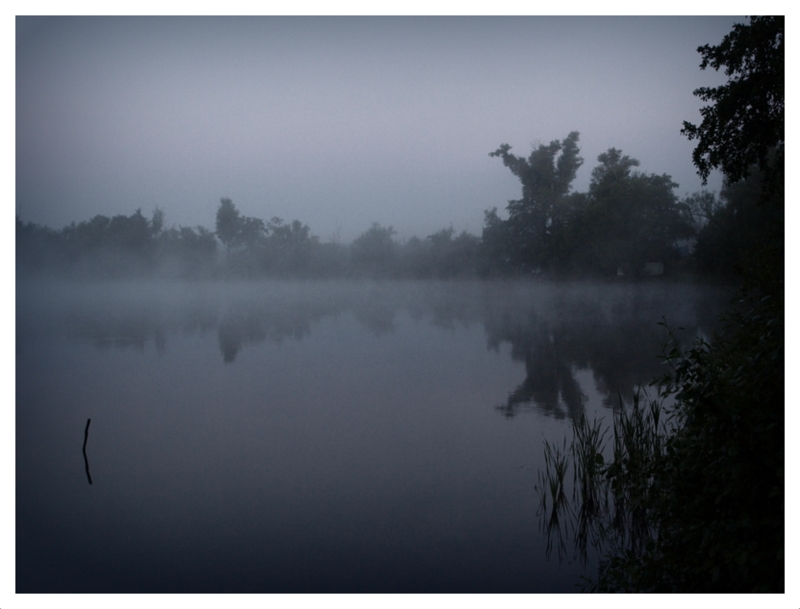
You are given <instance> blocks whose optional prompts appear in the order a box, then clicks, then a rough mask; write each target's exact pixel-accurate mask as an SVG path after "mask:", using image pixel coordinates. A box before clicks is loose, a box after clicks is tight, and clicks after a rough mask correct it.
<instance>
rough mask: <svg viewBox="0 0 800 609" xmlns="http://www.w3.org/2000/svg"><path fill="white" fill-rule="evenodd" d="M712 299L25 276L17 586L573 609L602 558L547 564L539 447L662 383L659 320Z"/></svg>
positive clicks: (711, 304) (702, 318)
mask: <svg viewBox="0 0 800 609" xmlns="http://www.w3.org/2000/svg"><path fill="white" fill-rule="evenodd" d="M725 302H726V295H725V294H724V293H722V291H719V290H714V289H711V288H699V287H696V286H690V285H683V284H675V283H667V282H653V283H641V284H630V283H626V284H601V283H596V284H591V283H545V282H538V283H537V282H513V281H507V282H491V281H487V282H478V281H453V282H417V281H397V282H376V281H348V282H333V281H330V282H325V281H317V282H302V281H265V282H235V281H230V282H225V281H219V282H207V283H203V282H198V283H190V282H186V283H166V282H164V283H160V282H157V281H151V282H139V283H137V282H132V281H131V282H127V281H118V282H97V283H92V282H85V283H81V282H63V283H59V282H44V281H31V282H25V281H22V282H20V284H19V285H18V291H17V379H16V380H17V591H18V592H572V591H576V590H577V588H576V584H578V583H579V577H580V575H582V574H587V575H589V576H591V575H592V574H593V569H594V568H595V567H596V565H595V563H594V562H593V561H592V560H590V561H589V564H587V565H582V564H581V563H580V561H578V560H570V559H569V558H568V559H567V560H564V561H561V562H560V561H558V560H557V559H555V557H550V559H548V556H547V552H546V545H547V541H546V537H545V536H544V534H543V532H542V530H541V526H540V522H539V518H538V516H537V506H538V499H537V493H536V489H535V486H536V483H537V471H538V470H539V469H540V468H541V467H542V462H543V459H542V444H543V439H545V438H547V439H551V440H559V439H560V438H562V437H564V436H565V435H567V434H568V433H570V421H571V419H572V417H574V416H576V415H578V414H579V413H580V412H581V411H585V412H587V414H589V416H604V417H606V418H607V419H608V420H610V416H611V412H612V409H613V408H614V407H616V406H617V405H618V400H619V396H622V398H623V399H624V400H629V399H630V396H631V395H632V393H633V391H634V390H635V388H636V387H638V386H643V385H647V384H648V383H649V382H650V381H651V380H652V379H653V378H654V377H656V376H658V375H660V374H662V373H663V372H665V370H664V367H663V365H662V364H661V363H660V361H659V360H658V358H657V356H658V355H659V353H660V352H661V344H662V343H663V342H664V341H665V340H666V338H667V336H666V332H665V331H664V329H663V328H662V327H660V326H659V325H658V322H659V321H661V320H662V318H666V321H667V323H668V324H669V325H670V327H673V328H678V327H681V328H683V330H682V331H680V332H678V335H679V336H680V337H682V339H683V340H685V341H687V343H688V341H691V340H692V339H693V338H694V337H695V336H697V335H698V334H701V333H706V334H708V333H710V332H711V331H712V330H713V328H714V326H715V324H716V323H717V322H716V316H717V314H718V312H719V311H720V310H721V309H722V307H723V305H724V304H725ZM87 419H91V427H90V429H89V431H88V436H87V443H86V462H84V457H83V455H81V445H82V443H83V441H84V429H85V427H86V423H87ZM89 470H91V479H89V478H88V477H87V473H88V472H89ZM90 480H91V483H90Z"/></svg>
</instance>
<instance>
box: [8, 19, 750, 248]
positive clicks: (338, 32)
mask: <svg viewBox="0 0 800 609" xmlns="http://www.w3.org/2000/svg"><path fill="white" fill-rule="evenodd" d="M737 21H739V22H743V21H745V19H744V18H734V17H641V18H620V17H590V18H579V17H564V18H556V17H471V18H470V17H466V18H454V17H438V18H431V17H422V18H406V17H389V18H350V17H331V18H289V17H249V18H227V17H212V18H190V17H177V18H167V17H109V18H82V17H57V18H41V17H34V18H19V17H18V18H17V43H16V44H17V46H16V49H17V56H16V69H17V72H16V78H17V82H16V85H17V86H16V112H17V122H16V125H17V127H16V128H17V140H16V150H17V158H16V162H17V170H16V178H17V181H16V186H17V191H16V204H17V211H18V213H19V214H20V215H21V217H22V219H23V220H24V221H33V222H36V223H40V224H45V225H48V226H51V227H53V228H62V227H63V226H65V225H67V224H69V223H70V222H72V221H82V220H88V219H89V218H91V217H92V216H94V215H96V214H104V215H107V216H112V215H116V214H125V215H129V214H131V213H133V212H134V211H135V210H136V209H137V208H141V209H142V211H143V212H144V214H145V215H146V216H148V217H150V215H151V214H152V211H153V210H154V209H155V208H156V207H159V208H160V209H162V210H163V211H164V212H165V214H166V222H167V225H173V224H174V225H176V226H177V225H183V226H195V225H198V224H200V225H203V226H205V227H207V228H210V229H212V230H213V228H214V219H215V213H216V209H217V206H218V204H219V199H220V197H230V198H232V199H233V201H234V203H235V204H236V206H237V207H238V208H239V209H240V210H241V212H242V213H243V214H245V215H248V216H255V217H258V218H262V219H265V220H268V219H270V218H272V217H273V216H279V217H281V218H283V219H284V220H293V219H299V220H301V221H302V222H304V223H306V224H308V225H309V226H310V227H311V231H312V234H315V235H318V236H319V237H320V238H321V239H322V240H323V241H329V240H332V239H334V238H337V236H338V238H339V239H340V240H341V241H344V242H347V241H350V240H352V239H353V238H355V237H357V236H358V235H359V234H360V233H361V232H363V231H364V230H366V229H367V228H368V227H369V226H370V225H371V223H372V222H379V223H381V224H383V225H391V226H393V227H394V228H395V229H396V230H397V232H398V236H399V237H400V238H409V237H411V236H413V235H417V236H419V237H425V236H427V235H429V234H431V233H433V232H435V231H436V230H439V229H441V228H445V227H448V226H450V225H452V226H453V228H455V229H456V230H457V231H461V230H468V231H470V232H472V233H474V234H480V231H481V228H482V225H483V213H484V210H487V209H491V208H492V207H497V208H498V209H500V210H504V209H505V206H506V204H507V202H508V200H509V199H515V198H519V196H520V194H521V187H520V184H519V182H518V181H517V180H516V178H515V177H514V176H513V175H512V174H511V172H510V171H509V170H508V169H506V168H505V167H504V166H503V164H502V162H501V161H500V160H499V159H497V158H490V157H489V156H488V154H489V152H491V151H493V150H495V149H496V148H497V147H498V146H499V145H500V144H502V143H508V144H510V145H511V146H512V147H513V152H514V153H516V154H519V155H525V156H527V155H528V154H529V153H530V150H531V145H533V144H538V143H547V142H549V141H551V140H554V139H563V138H564V137H566V136H567V134H568V133H569V132H570V131H573V130H576V131H579V132H580V134H581V138H580V146H581V155H582V156H583V158H584V160H585V162H584V165H583V167H582V168H581V170H580V171H579V173H578V177H577V179H576V181H575V183H574V187H575V189H576V190H578V191H585V190H586V189H587V187H588V182H589V175H590V172H591V169H592V168H593V167H594V166H595V165H596V164H597V155H598V154H600V153H601V152H603V151H605V150H607V149H608V148H611V147H616V148H620V149H622V150H623V152H624V153H625V154H627V155H629V156H632V157H634V158H637V159H639V160H640V161H641V165H640V167H639V169H640V170H641V171H644V172H647V173H658V174H662V173H667V174H670V175H671V176H672V177H673V179H674V181H676V182H678V183H679V185H680V187H679V188H678V189H677V193H678V195H679V196H683V195H685V194H687V193H691V192H695V191H697V190H700V189H701V188H702V186H701V182H700V179H699V178H698V177H697V175H696V173H695V169H694V167H693V166H692V163H691V151H692V148H693V146H694V144H693V143H692V142H689V141H688V140H686V138H684V137H683V136H682V135H681V134H680V130H681V127H682V123H683V121H684V120H689V121H691V122H694V123H698V122H699V121H700V114H699V108H700V107H701V105H702V102H701V101H700V100H698V99H697V98H695V97H694V96H693V95H692V91H693V90H694V89H696V88H697V87H699V86H709V85H710V86H715V85H718V84H721V83H722V82H724V76H723V75H722V74H717V73H716V72H714V71H713V70H706V71H701V70H700V69H699V63H700V56H699V54H698V53H697V47H698V46H700V45H702V44H718V43H719V42H720V41H721V40H722V38H723V36H724V35H725V34H726V33H728V32H729V31H730V29H731V26H732V24H733V23H734V22H737ZM719 186H720V178H719V176H718V175H712V179H711V180H710V182H709V184H708V186H707V188H709V189H712V190H718V189H719Z"/></svg>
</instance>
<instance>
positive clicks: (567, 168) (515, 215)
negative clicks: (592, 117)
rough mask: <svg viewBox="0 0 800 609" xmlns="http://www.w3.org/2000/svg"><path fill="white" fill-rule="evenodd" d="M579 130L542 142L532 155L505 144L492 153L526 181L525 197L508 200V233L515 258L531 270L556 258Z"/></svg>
mask: <svg viewBox="0 0 800 609" xmlns="http://www.w3.org/2000/svg"><path fill="white" fill-rule="evenodd" d="M579 137H580V136H579V134H578V132H577V131H573V132H572V133H570V134H569V135H568V136H567V137H566V138H565V139H564V141H563V142H562V141H559V140H553V141H552V142H550V143H549V144H546V145H545V144H540V145H539V146H538V147H536V148H534V149H533V151H531V154H530V156H528V158H524V157H518V156H516V155H513V154H511V153H510V152H509V150H511V146H509V145H508V144H503V145H501V146H500V147H499V148H498V149H497V150H495V151H494V152H491V153H489V156H493V157H494V156H496V157H500V158H501V159H503V164H504V165H505V166H506V167H508V168H509V169H510V170H511V173H513V174H514V175H515V176H517V177H518V178H519V180H520V182H522V199H519V200H517V201H509V202H508V214H509V218H508V224H507V229H508V235H507V236H506V237H505V238H507V239H510V248H511V249H510V255H511V257H512V259H513V262H514V263H516V264H518V265H520V266H521V267H523V268H527V269H529V270H536V269H546V268H548V267H549V266H550V265H551V263H552V260H553V251H552V249H553V248H552V245H553V240H554V238H553V237H554V234H555V233H556V232H557V231H558V229H559V227H560V226H559V225H560V223H561V220H562V217H563V209H562V207H563V205H562V203H563V201H564V198H565V197H566V196H567V194H569V191H570V188H571V186H572V182H573V180H574V179H575V174H576V173H577V171H578V168H579V167H580V166H581V165H582V164H583V159H582V158H581V157H580V156H579V153H580V150H579V148H578V139H579Z"/></svg>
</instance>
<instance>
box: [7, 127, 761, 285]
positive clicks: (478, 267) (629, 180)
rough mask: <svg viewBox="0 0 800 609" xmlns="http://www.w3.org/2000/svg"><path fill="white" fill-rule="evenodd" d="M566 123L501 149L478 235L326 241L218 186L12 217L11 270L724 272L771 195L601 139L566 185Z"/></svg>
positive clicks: (451, 274) (571, 152) (576, 162)
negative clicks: (55, 214) (716, 185)
mask: <svg viewBox="0 0 800 609" xmlns="http://www.w3.org/2000/svg"><path fill="white" fill-rule="evenodd" d="M578 139H579V135H578V133H577V132H572V133H570V134H569V135H568V136H567V138H566V139H564V140H563V141H559V140H555V141H553V142H550V143H549V144H547V145H544V144H542V145H540V146H538V147H537V148H535V149H534V150H533V151H532V152H531V154H530V155H529V156H528V157H527V158H524V157H518V156H515V155H513V154H511V153H510V152H509V151H510V149H511V147H510V146H509V145H507V144H503V145H502V146H500V147H499V148H498V149H497V150H496V151H495V152H492V153H491V156H496V157H499V158H500V159H501V160H502V161H503V163H504V164H505V165H506V166H507V167H508V168H509V169H510V170H511V172H512V173H513V174H514V175H515V176H517V177H518V178H519V180H520V182H521V183H522V198H521V199H518V200H514V201H509V202H508V205H507V207H506V212H507V216H508V217H507V219H502V218H501V217H500V215H498V213H497V208H494V209H492V210H490V211H487V212H486V214H485V222H484V227H483V231H482V235H481V236H480V237H478V236H476V235H472V234H469V233H467V232H462V233H461V234H456V231H455V230H454V229H453V228H452V227H449V228H443V229H441V230H439V231H437V232H435V233H433V234H431V235H428V236H427V237H425V238H422V239H420V238H419V237H412V238H411V239H409V240H407V241H404V242H400V241H398V240H397V239H396V238H395V235H396V233H395V231H394V229H393V228H392V227H391V226H382V225H380V224H378V223H374V224H372V226H371V227H369V228H368V229H367V230H365V231H364V232H363V233H362V234H361V235H360V236H359V237H357V238H356V239H355V240H354V241H353V242H352V243H350V244H342V243H322V242H321V241H320V240H319V238H318V237H315V236H313V235H312V234H311V229H310V228H309V226H308V225H306V224H303V223H302V222H300V221H299V220H294V221H292V222H284V221H283V220H282V219H280V218H272V219H271V220H268V221H265V220H263V219H261V218H253V217H248V216H244V215H242V214H241V213H240V212H239V210H238V209H237V208H236V206H235V205H234V203H233V201H231V200H230V199H228V198H223V199H221V201H220V204H219V207H218V209H217V217H216V226H215V230H214V231H212V230H210V229H208V228H205V227H202V226H197V227H183V226H180V227H175V226H172V227H170V228H167V227H166V226H165V215H164V212H163V211H162V210H160V209H155V210H154V211H153V213H152V215H151V217H150V218H147V217H145V216H144V215H143V214H142V212H141V210H140V209H139V210H136V211H135V212H134V213H133V214H132V215H130V216H124V215H117V216H113V217H110V218H109V217H107V216H103V215H97V216H95V217H94V218H92V219H91V220H88V221H83V222H80V223H77V224H76V223H75V222H73V223H72V224H70V225H69V226H67V227H64V228H63V229H61V230H54V229H51V228H48V227H44V226H41V225H37V224H34V223H32V222H27V223H25V222H23V221H22V220H21V219H20V218H19V217H17V223H16V236H17V244H16V246H17V250H16V251H17V269H18V271H19V272H21V273H31V272H50V273H58V274H75V275H82V276H88V277H92V276H99V277H118V276H144V275H163V276H168V277H195V278H200V277H220V276H230V275H234V276H251V277H260V276H276V277H353V276H355V277H358V276H366V277H385V278H440V279H446V278H455V277H498V276H500V277H511V276H516V275H527V276H531V275H541V276H546V277H573V278H574V277H625V278H633V279H636V278H639V277H643V276H647V275H661V274H666V275H688V274H691V273H697V274H702V275H707V276H716V277H722V278H724V277H728V276H731V275H734V274H735V273H736V272H737V271H738V270H739V269H740V268H741V267H742V266H743V265H744V264H745V262H746V259H747V257H748V256H749V252H750V251H751V250H754V249H755V247H756V246H757V240H758V239H759V235H763V234H764V233H765V231H764V230H763V228H764V226H766V225H768V224H770V223H772V222H774V221H775V218H772V217H771V215H774V213H775V212H774V211H773V209H774V208H769V207H764V206H761V205H758V201H759V198H760V195H761V193H760V188H759V186H758V185H759V184H760V176H759V174H758V172H754V173H753V174H752V176H751V177H750V178H748V179H746V180H742V181H740V182H737V183H735V184H730V183H726V184H725V186H724V187H723V189H722V191H721V192H720V194H719V196H717V195H716V194H715V193H711V192H707V191H702V192H698V193H695V194H692V195H689V196H687V197H685V198H683V199H682V200H681V199H679V198H678V196H677V195H676V194H675V189H676V188H677V186H678V185H677V184H675V183H674V182H673V181H672V179H671V177H670V176H668V175H665V174H664V175H656V174H645V173H642V172H639V171H637V170H635V169H634V168H635V167H637V166H638V165H639V161H637V160H636V159H633V158H630V157H628V156H626V155H623V154H622V152H621V151H620V150H617V149H615V148H611V149H609V150H608V151H606V152H604V153H603V154H601V155H600V156H599V157H598V159H597V160H598V162H599V164H598V165H597V166H596V167H595V168H594V169H593V170H592V176H591V182H590V185H589V190H588V192H585V193H583V192H574V191H572V182H573V180H574V179H575V175H576V172H577V170H578V168H579V167H580V166H581V164H582V163H583V159H582V158H581V157H580V156H579V148H578Z"/></svg>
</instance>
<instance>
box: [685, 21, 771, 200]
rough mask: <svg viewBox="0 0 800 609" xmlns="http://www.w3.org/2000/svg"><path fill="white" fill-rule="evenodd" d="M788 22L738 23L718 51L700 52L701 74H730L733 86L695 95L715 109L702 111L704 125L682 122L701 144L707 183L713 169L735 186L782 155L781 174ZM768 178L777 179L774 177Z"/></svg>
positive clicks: (700, 167)
mask: <svg viewBox="0 0 800 609" xmlns="http://www.w3.org/2000/svg"><path fill="white" fill-rule="evenodd" d="M783 28H784V18H783V17H782V16H778V17H751V18H750V23H749V24H748V25H745V24H736V25H734V26H733V29H732V31H731V32H730V33H729V34H728V35H726V36H725V38H723V40H722V42H721V43H720V44H719V45H717V46H711V45H704V46H701V47H699V48H698V49H697V51H698V52H699V53H700V54H701V55H702V57H703V61H702V63H701V64H700V68H701V69H703V70H704V69H706V68H707V67H709V66H710V67H712V68H714V69H715V70H719V69H720V68H724V69H725V75H726V76H728V82H727V83H726V84H724V85H722V86H719V87H701V88H699V89H697V90H695V91H694V94H695V95H696V96H697V97H699V98H700V99H702V100H703V101H706V102H711V105H708V106H705V107H703V108H702V109H701V110H700V113H701V115H702V116H703V121H702V123H700V125H699V126H697V125H693V124H692V123H689V122H686V121H685V122H684V123H683V129H682V130H681V133H683V134H684V135H685V136H686V137H688V138H689V139H690V140H698V143H697V146H696V147H695V149H694V152H693V154H692V160H693V162H694V164H695V166H696V167H697V172H698V174H699V175H700V177H702V178H703V183H704V184H705V183H706V180H707V179H708V175H709V173H710V171H711V170H712V169H720V170H722V172H723V173H724V174H725V177H726V178H727V179H728V180H729V181H731V182H737V181H739V180H741V179H743V178H745V177H747V175H749V173H750V171H751V169H752V166H754V165H758V166H760V168H761V169H762V170H765V171H766V170H767V166H768V161H769V158H770V155H771V154H772V151H777V152H778V154H779V157H778V158H777V159H776V160H777V163H776V167H777V168H778V170H779V169H780V167H782V165H783V143H784V50H783V37H784V33H783ZM767 178H768V179H772V180H773V181H774V180H777V179H778V178H777V176H776V175H775V174H774V172H773V174H772V175H768V176H767Z"/></svg>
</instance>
